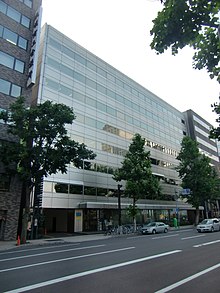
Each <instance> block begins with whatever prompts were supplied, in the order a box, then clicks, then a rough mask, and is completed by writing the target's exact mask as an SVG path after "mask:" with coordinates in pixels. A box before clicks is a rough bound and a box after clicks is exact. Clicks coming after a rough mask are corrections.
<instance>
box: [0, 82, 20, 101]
mask: <svg viewBox="0 0 220 293" xmlns="http://www.w3.org/2000/svg"><path fill="white" fill-rule="evenodd" d="M0 93H2V94H5V95H9V96H11V97H15V98H17V97H19V96H20V95H21V87H20V86H18V85H16V84H14V83H12V82H9V81H7V80H4V79H1V78H0Z"/></svg>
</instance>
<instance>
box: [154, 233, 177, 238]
mask: <svg viewBox="0 0 220 293" xmlns="http://www.w3.org/2000/svg"><path fill="white" fill-rule="evenodd" d="M175 236H179V234H172V235H166V236H157V237H153V238H151V239H161V238H169V237H175Z"/></svg>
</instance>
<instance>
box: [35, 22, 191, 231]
mask: <svg viewBox="0 0 220 293" xmlns="http://www.w3.org/2000/svg"><path fill="white" fill-rule="evenodd" d="M34 93H35V99H36V100H37V101H38V102H39V103H41V102H44V101H46V100H51V101H53V102H55V103H64V104H66V105H68V106H70V107H72V108H73V109H74V113H75V114H76V120H75V121H74V123H73V124H72V125H71V126H68V133H69V135H70V137H71V138H72V139H74V140H76V141H78V142H80V143H85V144H86V145H87V147H88V148H89V149H92V150H93V151H94V152H95V153H96V154H97V157H96V159H95V160H94V161H93V162H92V167H91V169H90V170H86V169H83V170H81V169H80V170H79V169H76V168H75V167H74V166H72V165H69V167H68V173H67V174H60V173H58V174H55V175H53V176H49V177H47V178H44V184H43V201H42V208H43V213H44V216H45V227H46V229H47V230H48V231H54V232H60V231H62V232H79V231H97V230H102V229H103V225H104V223H105V221H106V220H109V219H112V220H113V222H114V223H115V224H117V221H118V199H117V196H116V191H117V182H115V181H114V180H113V179H112V173H113V171H114V170H115V169H117V168H118V167H120V164H121V162H122V161H123V156H124V155H125V153H126V151H127V150H128V147H129V145H130V143H131V139H132V137H133V135H134V134H135V133H139V134H141V136H142V137H144V138H145V139H146V145H145V147H146V150H148V151H150V155H151V163H152V171H153V174H154V175H155V176H157V177H158V179H159V180H160V184H161V187H162V193H163V197H162V198H161V199H160V200H159V201H154V200H153V199H149V198H148V199H144V198H143V199H141V200H139V201H138V203H137V205H138V208H139V209H140V214H139V217H138V221H139V222H140V223H141V222H145V221H146V220H147V219H157V220H159V219H163V220H167V221H170V220H171V218H172V215H173V213H175V211H177V210H178V211H179V218H180V220H181V221H182V222H184V221H188V220H190V218H191V217H192V215H193V213H194V209H193V208H192V207H191V206H190V205H188V204H186V203H184V202H183V201H174V200H173V199H174V198H176V195H178V194H179V192H180V191H181V187H180V183H181V182H180V180H179V178H178V173H177V172H176V169H175V168H176V167H177V165H178V164H179V162H178V160H177V159H176V157H177V155H178V152H179V150H180V147H181V145H180V144H181V141H182V138H183V137H184V136H185V135H188V134H189V132H188V127H187V121H186V116H185V115H184V114H183V113H181V112H180V111H178V110H177V109H175V108H174V107H172V106H171V105H169V104H168V103H166V102H165V101H164V100H162V99H160V98H159V97H157V96H156V95H154V94H153V93H152V92H150V91H148V90H147V89H146V88H144V87H143V86H141V85H140V84H138V83H137V82H135V81H134V80H132V79H131V78H129V77H128V76H126V75H124V74H123V73H122V72H120V71H118V70H117V69H116V68H114V67H112V66H111V65H109V64H107V63H106V62H105V61H103V60H101V59H100V58H99V57H97V56H95V55H94V54H92V53H91V52H89V51H88V50H86V49H85V48H83V47H81V46H80V45H78V44H77V43H75V42H74V41H72V40H71V39H69V38H68V37H67V36H65V35H63V34H62V33H61V32H59V31H57V30H56V29H54V28H53V27H51V26H48V25H45V26H44V27H43V29H42V33H41V43H40V53H39V59H38V71H37V82H36V85H35V87H34ZM177 98H178V97H177ZM122 185H123V183H122ZM123 188H124V186H122V189H121V191H122V192H123ZM130 203H131V201H130V200H129V199H128V198H123V197H122V202H121V204H122V221H123V222H126V221H127V220H128V219H127V218H126V217H127V215H126V207H128V206H129V204H130Z"/></svg>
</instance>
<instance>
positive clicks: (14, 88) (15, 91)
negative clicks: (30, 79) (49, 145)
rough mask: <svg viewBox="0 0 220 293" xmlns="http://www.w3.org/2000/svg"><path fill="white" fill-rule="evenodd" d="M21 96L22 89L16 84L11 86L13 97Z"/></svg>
mask: <svg viewBox="0 0 220 293" xmlns="http://www.w3.org/2000/svg"><path fill="white" fill-rule="evenodd" d="M20 95H21V87H20V86H18V85H16V84H11V96H12V97H15V98H17V97H19V96H20Z"/></svg>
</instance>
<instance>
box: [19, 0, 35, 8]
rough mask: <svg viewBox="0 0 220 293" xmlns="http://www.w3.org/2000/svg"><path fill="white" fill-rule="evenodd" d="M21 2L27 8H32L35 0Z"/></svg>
mask: <svg viewBox="0 0 220 293" xmlns="http://www.w3.org/2000/svg"><path fill="white" fill-rule="evenodd" d="M19 1H20V2H22V3H24V4H25V5H26V6H28V7H30V8H32V3H33V0H19Z"/></svg>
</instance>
